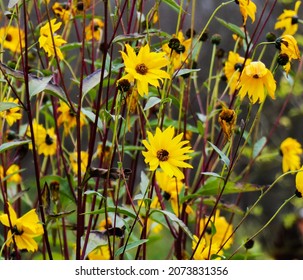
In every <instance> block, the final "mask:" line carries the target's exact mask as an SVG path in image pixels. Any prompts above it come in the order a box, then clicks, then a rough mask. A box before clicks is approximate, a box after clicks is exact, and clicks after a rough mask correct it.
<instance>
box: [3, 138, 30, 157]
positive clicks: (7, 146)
mask: <svg viewBox="0 0 303 280" xmlns="http://www.w3.org/2000/svg"><path fill="white" fill-rule="evenodd" d="M30 142H31V140H21V141H12V142H7V143H3V144H1V145H0V154H1V153H4V152H5V151H7V150H11V149H14V148H16V147H19V146H22V145H25V144H28V143H30Z"/></svg>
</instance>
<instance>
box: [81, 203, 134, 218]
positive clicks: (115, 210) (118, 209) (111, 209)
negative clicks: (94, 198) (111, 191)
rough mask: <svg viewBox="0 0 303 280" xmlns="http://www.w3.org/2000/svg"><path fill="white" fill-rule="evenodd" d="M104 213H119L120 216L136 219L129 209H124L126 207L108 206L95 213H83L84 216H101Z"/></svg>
mask: <svg viewBox="0 0 303 280" xmlns="http://www.w3.org/2000/svg"><path fill="white" fill-rule="evenodd" d="M105 211H107V212H108V213H110V212H113V213H119V214H122V215H126V216H128V217H130V218H133V219H135V218H136V217H137V215H136V214H135V213H134V212H133V211H132V210H130V209H128V208H126V207H122V206H117V207H114V206H108V207H106V209H105V208H101V209H98V210H95V211H90V212H85V213H84V214H103V213H105Z"/></svg>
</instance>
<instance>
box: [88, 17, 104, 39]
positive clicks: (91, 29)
mask: <svg viewBox="0 0 303 280" xmlns="http://www.w3.org/2000/svg"><path fill="white" fill-rule="evenodd" d="M103 27H104V22H103V21H102V20H101V19H98V18H94V19H93V20H91V21H90V23H89V24H88V25H87V26H86V27H85V39H86V40H87V41H90V40H92V39H94V40H96V41H99V42H100V41H101V40H102V34H103Z"/></svg>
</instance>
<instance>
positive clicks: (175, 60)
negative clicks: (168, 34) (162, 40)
mask: <svg viewBox="0 0 303 280" xmlns="http://www.w3.org/2000/svg"><path fill="white" fill-rule="evenodd" d="M172 40H173V41H175V43H174V44H173V45H174V46H172V45H171V44H170V43H167V44H164V45H163V46H162V49H163V51H164V52H165V53H166V54H167V56H168V57H170V58H171V61H172V64H173V70H177V69H180V68H181V67H182V65H183V64H184V63H187V62H188V55H189V53H190V48H191V44H192V39H191V38H189V39H185V38H184V35H183V33H182V31H179V32H178V34H177V36H176V35H173V38H172V39H171V40H170V42H172Z"/></svg>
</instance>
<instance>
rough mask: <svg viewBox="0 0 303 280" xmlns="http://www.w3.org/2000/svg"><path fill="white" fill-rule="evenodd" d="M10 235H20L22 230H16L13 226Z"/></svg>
mask: <svg viewBox="0 0 303 280" xmlns="http://www.w3.org/2000/svg"><path fill="white" fill-rule="evenodd" d="M12 233H13V234H15V235H22V233H23V230H21V231H20V230H18V228H17V226H16V225H15V226H13V228H12Z"/></svg>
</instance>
